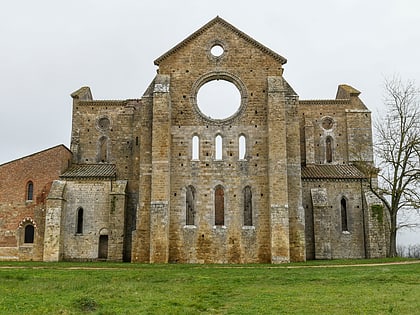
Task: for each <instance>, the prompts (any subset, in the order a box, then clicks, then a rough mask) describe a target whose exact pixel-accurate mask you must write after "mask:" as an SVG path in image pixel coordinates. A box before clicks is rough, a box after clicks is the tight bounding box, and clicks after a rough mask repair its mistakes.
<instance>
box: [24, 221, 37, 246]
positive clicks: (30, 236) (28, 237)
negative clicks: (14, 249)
mask: <svg viewBox="0 0 420 315" xmlns="http://www.w3.org/2000/svg"><path fill="white" fill-rule="evenodd" d="M34 238H35V228H34V226H33V225H32V224H28V225H26V226H25V235H24V242H25V244H32V243H33V242H34Z"/></svg>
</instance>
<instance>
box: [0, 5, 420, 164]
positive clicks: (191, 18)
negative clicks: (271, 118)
mask: <svg viewBox="0 0 420 315" xmlns="http://www.w3.org/2000/svg"><path fill="white" fill-rule="evenodd" d="M217 15H219V16H220V17H222V18H224V19H225V20H227V21H228V22H229V23H231V24H233V25H234V26H236V27H237V28H239V29H240V30H242V31H243V32H245V33H246V34H248V35H250V36H251V37H253V38H254V39H255V40H257V41H259V42H260V43H262V44H264V45H265V46H267V47H269V48H271V49H272V50H274V51H275V52H277V53H278V54H280V55H282V56H283V57H285V58H287V60H288V62H287V64H285V66H284V67H285V72H284V76H285V78H286V79H287V80H288V81H289V83H290V84H291V85H292V87H293V88H294V90H295V91H296V92H297V93H298V94H299V96H300V98H301V99H324V98H334V97H335V93H336V90H337V86H338V84H342V83H346V84H349V85H352V86H353V87H355V88H357V89H358V90H360V91H361V92H362V94H361V98H362V100H363V101H364V102H365V104H366V105H367V106H368V107H369V108H370V109H371V110H372V112H373V114H374V116H375V115H376V113H377V111H380V110H381V104H382V95H383V89H382V85H383V81H384V78H385V77H391V76H392V75H394V74H398V75H400V76H401V77H402V78H403V79H413V80H415V81H416V82H417V84H419V83H420V65H419V59H420V1H418V0H317V1H314V0H302V1H299V0H293V1H292V0H290V1H283V0H252V1H251V0H238V1H236V0H235V1H233V0H231V1H228V0H210V1H204V0H200V1H199V0H184V1H183V0H179V1H176V0H159V1H156V0H155V1H148V0H143V1H136V0H119V1H117V0H114V1H111V0H71V1H68V0H63V1H59V0H36V1H34V0H14V1H2V2H1V4H0V35H1V36H0V40H1V41H0V94H1V97H0V102H1V104H0V108H1V115H0V145H1V150H0V164H2V163H4V162H7V161H10V160H13V159H16V158H19V157H22V156H25V155H28V154H32V153H34V152H37V151H40V150H43V149H46V148H49V147H52V146H55V145H58V144H64V145H66V146H69V142H70V132H71V130H70V127H71V105H72V100H71V97H70V94H71V93H72V92H73V91H75V90H77V89H78V88H80V87H82V86H86V85H88V86H90V87H91V89H92V93H93V96H94V98H96V99H129V98H140V97H141V96H142V94H143V92H144V91H145V90H146V88H147V86H148V85H149V83H150V82H151V80H152V79H153V78H154V76H155V74H156V67H155V66H154V65H153V61H154V59H156V58H157V57H159V56H160V55H162V54H163V53H165V52H166V51H167V50H169V49H170V48H172V47H173V46H174V45H176V44H177V43H179V42H180V41H182V40H183V39H185V38H186V37H187V36H189V35H190V34H191V33H193V32H194V31H196V30H197V29H198V28H200V27H201V26H203V25H204V24H206V23H207V22H208V21H209V20H211V19H213V18H214V17H215V16H217Z"/></svg>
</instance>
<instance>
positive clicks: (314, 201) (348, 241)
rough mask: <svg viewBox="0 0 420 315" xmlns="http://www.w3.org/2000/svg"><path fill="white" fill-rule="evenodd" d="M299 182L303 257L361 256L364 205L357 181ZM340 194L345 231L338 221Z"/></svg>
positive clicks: (337, 257) (339, 215)
mask: <svg viewBox="0 0 420 315" xmlns="http://www.w3.org/2000/svg"><path fill="white" fill-rule="evenodd" d="M302 184H303V192H302V196H303V207H304V209H305V215H306V256H307V259H340V258H365V257H366V255H365V231H364V228H365V225H366V223H365V220H364V214H365V212H366V208H365V205H364V200H363V198H364V197H363V194H362V191H361V184H360V181H345V180H340V181H309V180H306V181H303V183H302ZM320 197H322V198H320ZM343 197H344V198H346V201H347V225H348V231H343V230H342V224H341V204H340V202H341V199H342V198H343Z"/></svg>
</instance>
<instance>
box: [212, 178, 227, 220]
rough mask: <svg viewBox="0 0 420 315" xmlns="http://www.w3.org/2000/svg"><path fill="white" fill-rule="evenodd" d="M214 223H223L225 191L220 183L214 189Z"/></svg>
mask: <svg viewBox="0 0 420 315" xmlns="http://www.w3.org/2000/svg"><path fill="white" fill-rule="evenodd" d="M214 225H225V192H224V189H223V187H222V186H220V185H219V186H216V188H215V190H214Z"/></svg>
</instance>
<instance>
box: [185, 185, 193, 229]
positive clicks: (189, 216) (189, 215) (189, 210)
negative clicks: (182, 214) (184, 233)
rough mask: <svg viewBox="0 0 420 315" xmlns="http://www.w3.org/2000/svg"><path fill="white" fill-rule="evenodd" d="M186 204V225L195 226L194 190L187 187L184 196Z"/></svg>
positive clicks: (191, 187)
mask: <svg viewBox="0 0 420 315" xmlns="http://www.w3.org/2000/svg"><path fill="white" fill-rule="evenodd" d="M185 199H186V200H185V204H186V209H185V210H186V220H185V221H186V222H185V223H186V225H195V188H194V187H193V186H188V187H187V193H186V195H185Z"/></svg>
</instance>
